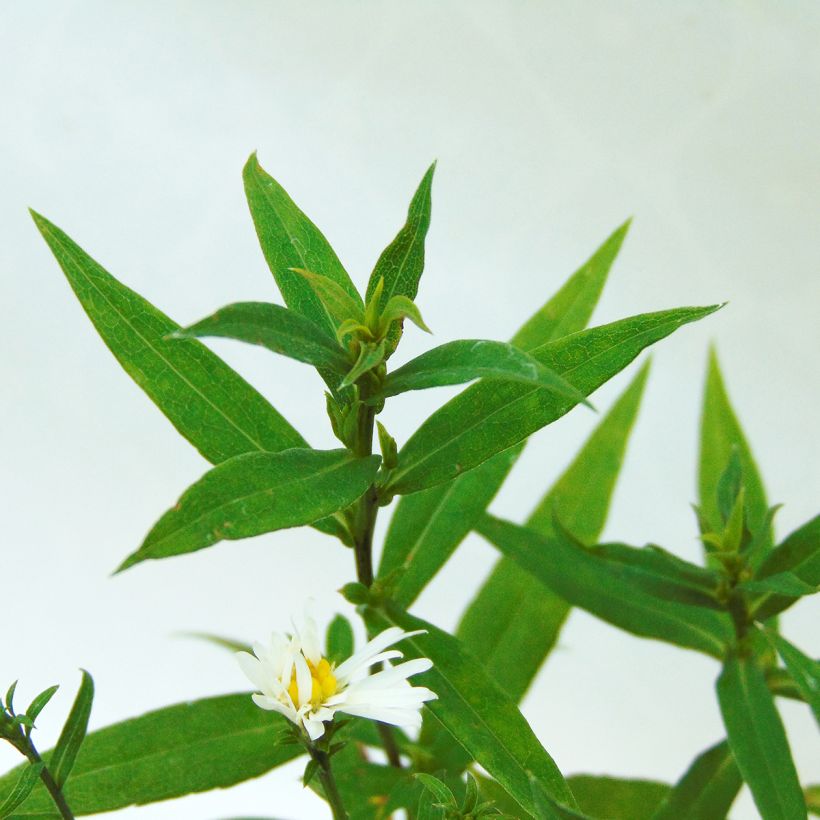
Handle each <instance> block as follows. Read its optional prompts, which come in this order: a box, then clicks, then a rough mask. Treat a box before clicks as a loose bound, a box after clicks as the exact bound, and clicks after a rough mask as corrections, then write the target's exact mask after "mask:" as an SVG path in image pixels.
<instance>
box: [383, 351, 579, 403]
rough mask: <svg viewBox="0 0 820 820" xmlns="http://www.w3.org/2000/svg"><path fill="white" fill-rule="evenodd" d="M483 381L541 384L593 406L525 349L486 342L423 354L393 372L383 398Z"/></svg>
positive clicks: (384, 388) (540, 385) (388, 379)
mask: <svg viewBox="0 0 820 820" xmlns="http://www.w3.org/2000/svg"><path fill="white" fill-rule="evenodd" d="M482 378H497V379H503V380H504V381H513V382H522V383H524V384H531V385H538V386H539V387H544V388H546V389H547V390H552V391H553V392H554V393H557V394H558V395H561V396H567V397H569V398H572V399H575V400H576V401H579V402H581V403H582V404H587V405H588V404H589V402H588V401H587V400H586V399H585V398H584V396H583V394H582V393H580V392H579V391H578V390H577V388H575V387H573V386H572V385H571V384H570V383H569V382H568V381H566V379H563V378H562V377H561V376H559V375H558V374H557V373H555V372H554V371H553V370H550V369H549V368H548V367H546V366H545V365H543V364H541V362H539V361H538V360H537V359H534V358H533V357H532V356H530V355H529V354H527V353H525V352H524V351H523V350H520V349H519V348H517V347H514V346H513V345H510V344H506V343H505V342H493V341H489V340H486V339H460V340H458V341H455V342H447V343H446V344H443V345H439V347H434V348H433V349H432V350H428V351H427V352H426V353H422V354H421V356H417V357H416V358H415V359H412V360H411V361H409V362H408V363H407V364H405V365H402V367H400V368H398V370H394V371H393V372H392V373H390V374H389V375H388V376H387V378H386V379H385V382H384V386H383V387H382V389H381V390H380V391H379V396H380V397H387V396H396V395H398V394H399V393H406V392H407V391H409V390H425V389H427V388H429V387H440V386H442V385H448V384H464V383H465V382H469V381H473V380H474V379H482Z"/></svg>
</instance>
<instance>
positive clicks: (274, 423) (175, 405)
mask: <svg viewBox="0 0 820 820" xmlns="http://www.w3.org/2000/svg"><path fill="white" fill-rule="evenodd" d="M32 216H33V217H34V222H35V224H36V225H37V228H38V229H39V230H40V233H41V234H42V235H43V238H44V239H45V240H46V242H47V243H48V245H49V247H50V248H51V250H52V252H53V253H54V256H55V257H56V258H57V261H58V262H59V264H60V267H61V268H62V269H63V272H64V273H65V275H66V278H67V279H68V282H69V284H70V285H71V287H72V288H73V290H74V293H75V294H76V295H77V298H78V299H79V300H80V303H81V304H82V306H83V308H84V309H85V312H86V313H87V314H88V317H89V318H90V319H91V321H92V322H93V324H94V326H95V327H96V328H97V331H98V332H99V334H100V336H102V339H103V341H104V342H105V343H106V345H107V346H108V348H109V349H110V350H111V352H112V353H113V354H114V356H115V357H116V358H117V360H118V361H119V363H120V364H121V365H122V366H123V368H124V369H125V371H126V372H127V373H128V375H129V376H131V378H132V379H133V380H134V381H135V382H136V383H137V384H138V385H139V386H140V387H141V388H142V389H143V390H144V391H145V392H146V393H147V394H148V396H149V398H150V399H151V400H152V401H153V402H154V403H155V404H156V405H157V407H159V409H160V410H161V411H162V412H163V413H164V414H165V415H166V416H167V417H168V419H169V421H170V422H171V423H172V424H173V425H174V427H176V428H177V430H179V432H180V434H181V435H182V436H184V437H185V438H186V439H188V441H190V442H191V444H193V445H194V447H196V448H197V450H199V452H200V453H202V455H203V456H204V457H205V458H206V459H208V461H210V462H211V463H214V464H218V463H219V462H221V461H225V460H226V459H228V458H232V457H233V456H236V455H239V454H240V453H248V452H251V451H254V450H266V451H271V452H276V451H278V450H284V449H286V448H289V447H304V446H306V445H305V442H304V439H303V438H302V437H301V436H300V435H299V433H297V432H296V430H294V429H293V427H291V426H290V424H288V422H287V421H285V419H284V418H283V417H282V416H281V415H279V413H277V412H276V410H274V408H273V407H271V405H270V404H268V402H267V401H265V399H264V398H262V396H261V395H260V394H259V393H257V392H256V390H254V389H253V388H252V387H251V386H250V385H249V384H248V383H247V382H246V381H245V380H244V379H243V378H242V377H241V376H239V375H238V374H237V373H235V372H234V371H233V370H231V368H230V367H228V365H226V364H225V363H224V362H223V361H222V360H221V359H220V358H219V357H218V356H216V355H214V354H213V353H211V351H210V350H208V348H206V347H205V346H204V345H203V344H201V343H200V342H198V341H196V340H195V339H190V340H185V341H182V340H178V339H170V338H168V337H169V336H170V335H171V334H173V333H174V332H176V331H178V330H179V329H180V328H179V325H177V324H176V323H175V322H173V321H171V319H169V318H168V317H167V316H166V315H165V314H164V313H162V312H160V311H159V310H157V309H156V308H155V307H154V306H153V305H151V304H150V303H149V302H147V301H146V300H145V299H143V298H142V297H141V296H139V295H138V294H137V293H135V292H134V291H132V290H130V289H129V288H127V287H125V285H123V284H121V283H120V282H118V281H117V280H116V279H115V278H114V277H113V276H111V274H110V273H108V272H107V271H106V270H104V269H103V268H102V266H100V265H99V264H98V263H97V262H95V261H94V260H93V259H92V258H91V257H90V256H88V254H86V253H85V251H83V250H82V249H81V248H80V247H79V246H78V245H77V244H76V243H75V242H73V241H72V240H71V239H69V237H68V236H66V234H65V233H63V232H62V231H61V230H60V229H59V228H58V227H57V226H56V225H53V224H52V223H51V222H49V221H48V220H47V219H46V218H45V217H43V216H40V215H39V214H36V213H34V212H33V211H32Z"/></svg>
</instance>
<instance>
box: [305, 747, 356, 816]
mask: <svg viewBox="0 0 820 820" xmlns="http://www.w3.org/2000/svg"><path fill="white" fill-rule="evenodd" d="M310 755H311V757H312V758H313V759H314V760H315V761H316V763H317V764H318V765H319V771H318V775H319V780H320V781H321V783H322V789H323V790H324V792H325V798H326V799H327V802H328V804H329V805H330V810H331V811H332V812H333V820H347V817H348V814H347V811H346V810H345V807H344V803H343V802H342V796H341V795H340V794H339V789H338V787H337V786H336V779H335V778H334V777H333V770H332V769H331V767H330V756H329V755H328V753H327V752H323V751H321V750H320V749H316V748H313V749H311V752H310Z"/></svg>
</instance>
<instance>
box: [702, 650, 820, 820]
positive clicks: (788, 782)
mask: <svg viewBox="0 0 820 820" xmlns="http://www.w3.org/2000/svg"><path fill="white" fill-rule="evenodd" d="M717 694H718V702H719V703H720V710H721V712H722V714H723V722H724V724H725V725H726V731H727V733H728V735H729V745H730V746H731V749H732V754H733V755H734V758H735V761H736V762H737V766H738V768H739V769H740V772H741V774H742V775H743V779H744V780H745V781H746V783H747V784H748V785H749V788H750V789H751V790H752V796H753V797H754V800H755V803H756V804H757V808H758V810H759V811H760V813H761V815H762V816H763V817H765V818H766V820H793V819H794V818H798V817H805V812H806V804H805V802H804V801H803V793H802V791H801V790H800V783H799V781H798V779H797V772H796V771H795V768H794V762H793V761H792V755H791V751H790V749H789V744H788V741H787V740H786V733H785V731H784V729H783V723H782V721H781V720H780V716H779V715H778V713H777V709H776V708H775V705H774V700H773V699H772V694H771V692H770V691H769V688H768V687H767V686H766V679H765V677H764V675H763V671H762V670H761V669H760V667H759V666H758V664H757V662H756V661H755V659H754V658H753V657H741V656H739V655H737V654H736V653H733V654H731V655H730V656H729V657H728V658H727V660H726V662H725V664H724V667H723V672H722V673H721V675H720V677H719V678H718V682H717Z"/></svg>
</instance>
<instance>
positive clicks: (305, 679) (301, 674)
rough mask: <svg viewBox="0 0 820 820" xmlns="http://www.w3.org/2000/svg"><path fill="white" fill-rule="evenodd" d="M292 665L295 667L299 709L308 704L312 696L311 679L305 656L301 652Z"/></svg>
mask: <svg viewBox="0 0 820 820" xmlns="http://www.w3.org/2000/svg"><path fill="white" fill-rule="evenodd" d="M293 663H294V665H295V666H296V690H297V692H298V693H299V706H300V707H301V706H304V704H306V703H310V696H311V695H312V694H313V678H312V677H311V674H310V668H309V667H308V665H307V661H306V660H305V656H304V655H303V654H302V653H301V652H299V653H298V654H297V655H296V657H295V658H294V659H293Z"/></svg>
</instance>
